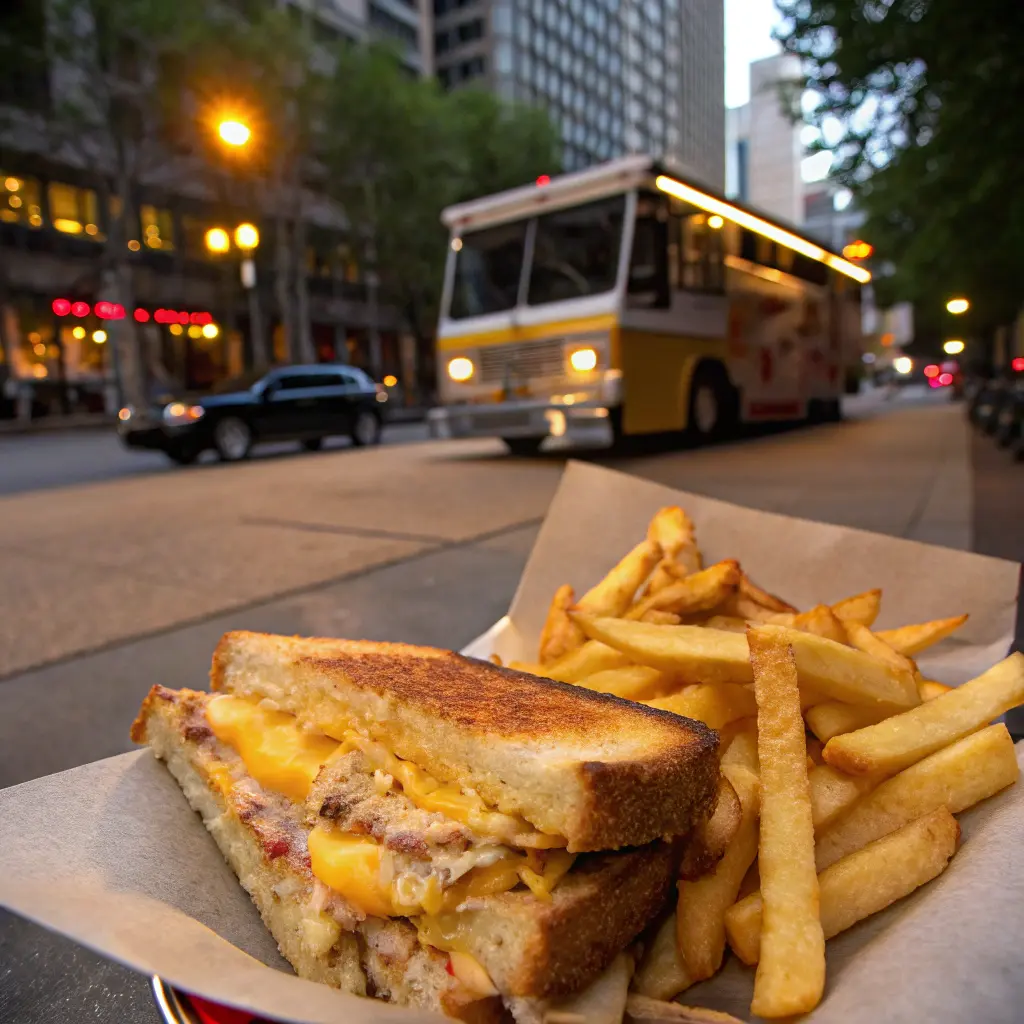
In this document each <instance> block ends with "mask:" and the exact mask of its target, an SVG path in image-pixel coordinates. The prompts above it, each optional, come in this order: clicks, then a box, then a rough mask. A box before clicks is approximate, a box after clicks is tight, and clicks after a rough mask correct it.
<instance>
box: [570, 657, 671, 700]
mask: <svg viewBox="0 0 1024 1024" xmlns="http://www.w3.org/2000/svg"><path fill="white" fill-rule="evenodd" d="M668 683H669V680H667V679H666V677H665V673H664V672H659V671H658V670H657V669H656V668H647V667H646V666H644V665H624V666H622V668H608V669H605V670H604V671H603V672H595V673H594V674H593V675H592V676H586V677H585V678H583V679H581V680H580V681H579V682H578V683H576V685H577V686H582V687H585V688H586V689H588V690H596V691H597V692H598V693H610V694H613V695H614V696H616V697H622V698H624V699H625V700H648V699H649V698H651V697H653V696H655V695H656V694H658V693H663V692H664V691H665V689H666V686H667V685H668Z"/></svg>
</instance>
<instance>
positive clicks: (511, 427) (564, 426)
mask: <svg viewBox="0 0 1024 1024" xmlns="http://www.w3.org/2000/svg"><path fill="white" fill-rule="evenodd" d="M610 413H611V407H610V406H609V405H608V404H606V403H602V402H579V403H573V404H564V403H554V402H550V401H520V402H493V403H481V404H471V403H467V404H465V405H448V406H443V407H442V408H439V409H431V410H430V411H429V412H428V413H427V424H428V426H429V429H430V436H431V437H436V438H454V437H541V438H546V437H564V438H567V439H570V440H574V439H578V440H588V439H589V440H593V439H595V436H596V435H597V434H598V433H599V432H602V431H603V432H605V433H607V435H608V437H609V438H610V433H611V428H610V423H609V417H610Z"/></svg>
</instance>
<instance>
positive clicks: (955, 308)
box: [946, 299, 971, 316]
mask: <svg viewBox="0 0 1024 1024" xmlns="http://www.w3.org/2000/svg"><path fill="white" fill-rule="evenodd" d="M970 308H971V304H970V303H969V302H968V301H967V300H966V299H950V300H949V302H947V303H946V311H947V312H949V313H952V314H953V315H954V316H957V315H959V314H960V313H966V312H967V310H969V309H970Z"/></svg>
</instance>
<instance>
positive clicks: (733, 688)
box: [644, 683, 757, 729]
mask: <svg viewBox="0 0 1024 1024" xmlns="http://www.w3.org/2000/svg"><path fill="white" fill-rule="evenodd" d="M644 703H645V704H647V706H648V707H652V708H659V709H660V710H662V711H671V712H672V713H673V714H674V715H682V716H683V717H684V718H695V719H697V721H699V722H703V723H704V724H705V725H709V726H711V728H712V729H722V728H724V727H725V726H727V725H728V724H729V723H730V722H735V721H737V720H738V719H740V718H750V717H751V716H752V715H756V714H757V704H756V702H755V701H754V694H753V692H752V691H751V689H750V687H748V686H738V685H736V684H735V683H698V684H697V685H695V686H688V687H686V689H685V690H681V691H680V692H679V693H673V694H671V695H669V696H668V697H656V698H655V699H654V700H648V701H644Z"/></svg>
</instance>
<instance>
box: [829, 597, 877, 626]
mask: <svg viewBox="0 0 1024 1024" xmlns="http://www.w3.org/2000/svg"><path fill="white" fill-rule="evenodd" d="M881 609H882V592H881V591H880V590H865V591H864V593H863V594H854V595H853V597H844V598H843V600H842V601H837V602H836V603H835V604H834V605H832V612H833V614H834V615H835V617H836V618H837V619H839V620H840V622H843V623H847V622H856V623H859V624H860V625H861V626H867V627H869V628H870V627H871V625H872V624H873V623H874V621H875V619H877V618H878V613H879V612H880V611H881Z"/></svg>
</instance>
